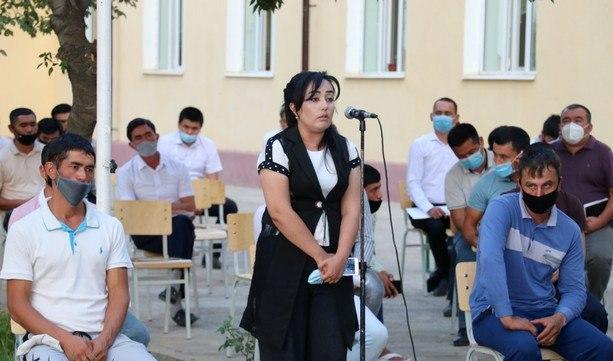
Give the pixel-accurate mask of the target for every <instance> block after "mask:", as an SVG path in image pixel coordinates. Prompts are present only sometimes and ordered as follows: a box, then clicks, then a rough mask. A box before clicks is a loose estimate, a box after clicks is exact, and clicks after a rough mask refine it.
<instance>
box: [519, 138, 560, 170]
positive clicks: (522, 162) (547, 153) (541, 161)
mask: <svg viewBox="0 0 613 361" xmlns="http://www.w3.org/2000/svg"><path fill="white" fill-rule="evenodd" d="M560 167H561V163H560V158H559V157H558V155H557V154H556V152H555V150H553V148H552V147H551V145H549V144H547V143H542V142H539V143H534V144H531V145H530V146H529V147H528V148H526V149H525V150H524V153H523V154H522V156H521V158H519V165H518V167H517V170H518V172H519V176H520V178H521V176H522V174H523V171H524V170H527V171H528V174H530V175H531V176H533V177H541V176H542V175H543V171H544V170H545V169H547V168H552V169H554V170H555V171H556V174H557V176H558V178H559V177H560Z"/></svg>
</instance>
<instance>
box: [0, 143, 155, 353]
mask: <svg viewBox="0 0 613 361" xmlns="http://www.w3.org/2000/svg"><path fill="white" fill-rule="evenodd" d="M43 168H44V175H45V179H46V182H47V184H49V186H50V194H49V195H50V198H49V200H48V201H44V202H42V203H41V204H40V207H39V208H38V209H36V210H34V211H33V212H31V213H30V214H29V215H27V216H25V217H24V218H23V219H21V220H19V221H17V222H15V223H14V224H13V225H12V226H11V229H10V231H9V232H8V237H7V243H6V252H5V255H4V257H5V258H4V266H3V268H2V271H1V272H0V277H1V278H3V279H6V280H8V283H7V295H8V306H9V311H10V313H11V317H12V318H13V319H14V320H15V321H16V322H18V323H19V324H20V325H22V326H23V327H24V328H25V329H26V330H28V331H29V333H28V338H29V341H30V342H32V343H33V345H30V346H31V348H29V350H23V351H27V353H26V356H25V359H26V360H28V361H34V360H48V361H67V360H106V359H108V360H116V361H132V360H155V359H154V358H153V357H152V356H151V355H150V354H149V353H148V352H147V350H146V349H145V347H144V346H143V345H142V344H140V343H137V342H134V341H132V340H130V339H129V338H127V337H126V336H125V335H123V334H121V333H119V330H120V329H121V325H122V323H123V321H124V318H125V316H126V311H127V309H128V304H129V302H130V296H129V292H128V281H127V278H128V274H127V268H129V267H131V266H132V264H131V262H130V257H129V256H128V251H127V248H126V242H125V237H124V231H123V227H122V226H121V223H120V222H119V221H118V220H117V219H115V218H113V217H111V216H108V215H106V214H104V213H101V212H98V211H97V210H96V209H95V208H94V207H92V206H91V204H88V203H85V202H84V201H83V198H84V197H85V195H86V194H87V193H88V192H89V190H90V188H91V182H92V181H93V179H94V169H95V153H94V150H93V148H92V146H91V145H90V143H89V142H88V141H87V140H85V139H84V138H81V137H79V136H76V135H71V136H69V137H64V138H62V139H59V140H57V141H55V142H53V144H52V145H51V146H50V148H49V149H48V161H47V162H46V163H45V164H44V167H43ZM43 335H47V336H49V337H43Z"/></svg>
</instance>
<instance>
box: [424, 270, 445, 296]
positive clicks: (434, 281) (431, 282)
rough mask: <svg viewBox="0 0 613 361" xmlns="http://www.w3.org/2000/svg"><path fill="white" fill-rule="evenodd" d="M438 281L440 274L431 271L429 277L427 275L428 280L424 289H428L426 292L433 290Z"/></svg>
mask: <svg viewBox="0 0 613 361" xmlns="http://www.w3.org/2000/svg"><path fill="white" fill-rule="evenodd" d="M440 281H441V276H440V275H439V274H438V272H436V271H435V272H432V274H430V277H428V280H427V281H426V291H428V293H430V292H432V291H434V289H435V288H436V287H437V286H438V284H439V282H440Z"/></svg>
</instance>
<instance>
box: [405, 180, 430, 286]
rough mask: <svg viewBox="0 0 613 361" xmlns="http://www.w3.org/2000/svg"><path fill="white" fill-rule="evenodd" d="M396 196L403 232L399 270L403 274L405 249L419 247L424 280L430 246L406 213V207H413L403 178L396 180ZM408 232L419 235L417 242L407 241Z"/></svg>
mask: <svg viewBox="0 0 613 361" xmlns="http://www.w3.org/2000/svg"><path fill="white" fill-rule="evenodd" d="M398 198H399V200H400V209H401V211H402V214H403V217H402V218H403V220H404V233H403V235H402V258H401V261H400V265H401V266H400V267H401V268H400V272H401V273H402V274H403V275H404V265H405V259H406V249H407V248H409V247H420V248H421V264H422V270H421V274H422V278H423V279H424V280H425V279H426V278H427V273H429V272H430V247H429V246H428V242H427V241H426V234H425V233H424V231H422V230H421V229H418V228H415V227H413V225H412V224H411V220H410V219H409V214H408V213H407V209H408V208H411V207H413V202H412V201H411V198H409V196H408V195H407V184H406V182H405V181H404V180H401V181H399V182H398ZM409 233H417V235H418V236H419V244H416V243H407V238H408V236H409Z"/></svg>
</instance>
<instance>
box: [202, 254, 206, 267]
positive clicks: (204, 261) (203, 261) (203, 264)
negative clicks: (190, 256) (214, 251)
mask: <svg viewBox="0 0 613 361" xmlns="http://www.w3.org/2000/svg"><path fill="white" fill-rule="evenodd" d="M202 268H206V255H205V254H203V255H202Z"/></svg>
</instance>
